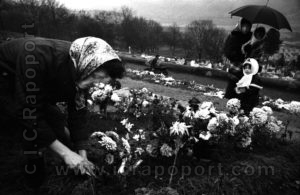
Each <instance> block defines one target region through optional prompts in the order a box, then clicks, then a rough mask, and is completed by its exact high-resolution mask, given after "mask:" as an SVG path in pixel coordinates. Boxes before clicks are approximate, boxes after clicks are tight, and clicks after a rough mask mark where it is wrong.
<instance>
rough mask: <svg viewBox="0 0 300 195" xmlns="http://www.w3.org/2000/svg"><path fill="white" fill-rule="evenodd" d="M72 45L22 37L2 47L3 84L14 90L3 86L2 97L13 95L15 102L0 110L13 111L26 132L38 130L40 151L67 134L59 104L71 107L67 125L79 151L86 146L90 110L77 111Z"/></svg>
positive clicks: (12, 113)
mask: <svg viewBox="0 0 300 195" xmlns="http://www.w3.org/2000/svg"><path fill="white" fill-rule="evenodd" d="M70 45H71V43H70V42H67V41H61V40H54V39H43V38H21V39H16V40H12V41H9V42H7V43H4V44H2V45H0V71H1V72H2V73H3V74H2V78H1V80H0V81H5V80H6V81H7V82H9V83H10V85H9V86H10V87H7V85H5V84H4V82H2V83H0V88H1V89H0V90H1V91H2V93H1V94H4V93H5V92H6V94H10V97H11V100H12V101H10V102H11V104H10V105H9V104H5V105H4V104H3V103H2V105H0V108H1V109H2V110H3V109H4V110H5V108H6V110H9V111H10V114H11V117H16V118H17V119H18V120H17V121H20V122H21V124H22V126H23V127H24V131H25V132H26V133H27V132H29V131H28V130H29V129H31V130H33V129H34V130H36V135H37V136H36V139H35V140H32V141H30V142H31V143H34V145H35V146H36V147H37V148H40V147H46V146H49V144H51V143H52V142H53V141H54V140H55V139H58V138H60V137H62V135H63V134H64V133H63V131H64V123H63V122H62V121H63V119H64V115H62V114H61V113H60V112H59V111H58V108H57V107H56V106H55V104H56V103H57V102H67V104H68V119H67V123H68V127H69V130H70V134H71V140H72V141H73V143H74V146H75V149H78V150H79V149H85V147H86V140H87V138H88V132H86V130H85V129H84V127H85V123H86V114H87V110H86V109H85V108H84V109H81V110H76V109H75V102H74V97H75V94H76V85H75V80H74V74H75V68H74V65H73V62H72V61H71V58H70V56H69V49H70ZM6 78H7V79H6ZM3 91H5V92H3ZM1 94H0V95H1ZM6 97H8V96H6ZM0 104H1V102H0ZM8 106H9V108H8ZM2 112H4V111H2ZM30 112H31V113H30ZM7 113H8V112H7ZM4 114H5V113H4ZM29 115H31V116H32V117H28V116H29ZM33 117H36V119H34V118H33ZM26 129H27V131H26ZM23 133H24V132H23ZM24 135H26V136H27V137H30V134H28V135H27V134H24ZM31 137H33V136H31Z"/></svg>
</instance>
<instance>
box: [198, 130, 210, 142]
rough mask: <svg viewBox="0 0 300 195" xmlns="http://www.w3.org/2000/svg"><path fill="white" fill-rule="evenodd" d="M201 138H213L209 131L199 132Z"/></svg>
mask: <svg viewBox="0 0 300 195" xmlns="http://www.w3.org/2000/svg"><path fill="white" fill-rule="evenodd" d="M199 138H201V139H203V140H209V139H210V138H211V133H210V132H209V131H206V132H201V133H200V134H199Z"/></svg>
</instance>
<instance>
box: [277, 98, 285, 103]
mask: <svg viewBox="0 0 300 195" xmlns="http://www.w3.org/2000/svg"><path fill="white" fill-rule="evenodd" d="M275 104H278V105H280V104H284V101H283V100H282V99H280V98H279V99H277V100H275Z"/></svg>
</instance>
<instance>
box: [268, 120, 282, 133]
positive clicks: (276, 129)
mask: <svg viewBox="0 0 300 195" xmlns="http://www.w3.org/2000/svg"><path fill="white" fill-rule="evenodd" d="M266 127H267V128H268V129H269V130H270V131H271V132H273V133H277V132H279V131H280V127H279V126H278V125H277V124H276V123H275V122H269V123H268V124H267V125H266Z"/></svg>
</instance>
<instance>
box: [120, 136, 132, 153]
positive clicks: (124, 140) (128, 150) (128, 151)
mask: <svg viewBox="0 0 300 195" xmlns="http://www.w3.org/2000/svg"><path fill="white" fill-rule="evenodd" d="M121 140H122V145H123V147H124V148H125V151H126V152H127V154H130V150H131V147H130V144H129V142H128V141H127V139H124V138H123V137H122V138H121Z"/></svg>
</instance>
